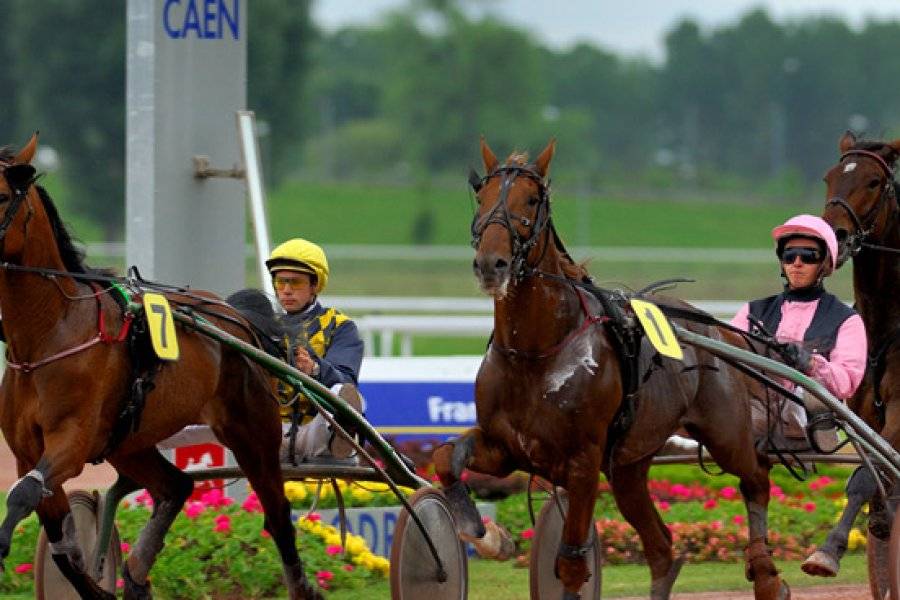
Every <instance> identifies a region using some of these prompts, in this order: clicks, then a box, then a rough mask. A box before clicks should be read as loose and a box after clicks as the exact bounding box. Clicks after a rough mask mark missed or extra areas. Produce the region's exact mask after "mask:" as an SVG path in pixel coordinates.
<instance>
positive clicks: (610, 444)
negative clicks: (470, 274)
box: [435, 140, 790, 600]
mask: <svg viewBox="0 0 900 600" xmlns="http://www.w3.org/2000/svg"><path fill="white" fill-rule="evenodd" d="M554 147H555V142H551V143H550V144H549V145H548V146H547V147H546V148H545V149H544V150H543V151H542V152H541V153H540V155H539V156H538V157H537V159H536V160H535V161H534V162H533V163H528V162H527V159H526V158H525V157H524V156H522V155H512V156H510V157H509V159H507V161H506V163H505V164H503V165H501V164H500V163H499V161H498V160H497V158H496V156H495V155H494V153H493V152H492V151H491V150H490V148H489V147H488V145H487V144H486V143H485V142H484V140H482V142H481V154H482V159H483V162H484V168H485V169H486V171H487V175H486V176H485V177H484V178H479V177H477V175H475V176H473V177H470V180H471V182H472V185H473V187H474V188H475V189H476V191H477V199H478V208H477V211H476V214H475V217H474V220H473V223H472V236H473V240H472V241H473V245H474V247H475V251H476V254H475V260H474V263H473V268H474V272H475V277H476V278H477V280H478V282H479V283H480V285H481V289H482V290H483V291H484V292H485V293H486V294H488V295H490V296H492V297H493V299H494V333H493V337H492V340H491V343H490V346H489V348H488V350H487V353H486V355H485V357H484V361H483V362H482V364H481V368H480V370H479V372H478V376H477V379H476V382H475V400H476V407H477V423H478V424H477V425H476V426H475V427H473V428H471V429H469V430H468V431H467V432H465V433H464V434H463V435H462V436H461V437H460V438H458V439H456V440H454V441H452V442H451V443H449V444H446V445H444V446H441V447H440V448H438V449H437V450H436V451H435V465H436V468H437V473H438V475H439V477H440V479H441V482H442V483H443V485H444V489H445V494H446V496H447V498H448V501H449V502H450V505H451V509H452V510H453V513H454V517H455V519H456V520H457V524H458V525H459V528H460V535H461V537H463V539H467V540H474V541H475V543H476V548H478V550H479V552H480V553H483V554H486V555H489V556H490V555H493V556H494V557H501V556H503V555H505V554H507V553H508V550H509V545H510V540H509V539H508V533H505V532H503V531H498V529H497V528H496V526H495V525H494V524H493V523H491V522H488V524H487V528H486V527H485V526H484V525H483V524H482V521H481V520H480V518H478V513H477V511H476V510H475V508H474V505H472V502H471V499H470V498H469V496H468V490H467V489H466V487H465V484H464V483H462V481H460V475H461V472H462V470H463V469H464V468H469V469H471V470H473V471H477V472H480V473H487V474H490V475H495V476H505V475H507V474H509V473H510V472H511V471H513V470H517V469H519V470H523V471H528V472H530V473H533V474H537V475H539V476H541V477H543V478H545V479H547V480H548V481H550V482H552V483H553V484H554V485H556V486H560V487H562V488H564V489H565V490H566V491H567V492H568V498H569V510H568V515H567V517H566V520H565V525H564V528H563V533H562V543H561V545H560V548H559V552H558V555H557V561H556V572H557V574H558V577H559V579H560V580H561V583H562V584H563V587H564V589H565V593H564V599H567V600H568V599H574V598H578V597H579V596H578V590H579V588H581V586H582V584H583V582H584V581H585V580H586V577H587V576H589V573H588V565H587V564H586V561H585V552H586V550H587V548H588V547H589V543H590V541H591V535H592V524H593V516H592V515H593V507H594V501H595V499H596V495H597V484H598V478H599V475H600V472H601V470H602V471H603V472H604V473H605V474H606V476H607V478H608V480H609V482H610V485H611V487H612V491H613V494H614V497H615V500H616V503H617V505H618V507H619V510H620V511H621V512H622V514H623V515H624V517H625V518H626V519H627V520H628V522H629V523H631V524H632V525H633V526H634V528H635V529H636V530H637V532H638V534H639V535H640V537H641V541H642V543H643V547H644V553H645V556H646V559H647V563H648V565H649V567H650V571H651V575H652V583H651V597H652V598H654V599H657V600H658V599H663V598H668V597H669V596H670V593H671V589H672V585H673V583H674V581H675V578H676V577H677V574H678V571H679V569H680V566H681V562H682V561H681V560H680V559H678V560H676V559H675V558H674V557H673V553H672V535H671V533H670V532H669V530H668V528H667V527H666V525H665V523H664V522H663V520H662V518H661V517H660V516H659V513H658V512H657V510H656V508H655V506H654V504H653V501H652V500H651V498H650V495H649V493H648V490H647V473H648V471H649V468H650V464H651V460H652V458H653V455H654V454H655V453H656V452H657V451H658V450H659V449H660V448H661V447H662V446H663V445H664V444H665V442H666V440H667V438H668V437H669V436H670V435H671V434H673V433H674V432H676V431H677V430H679V429H684V430H686V431H687V432H689V433H690V434H691V435H692V436H693V437H694V438H695V439H696V440H697V441H699V442H701V443H702V444H704V445H705V446H706V447H707V448H709V451H710V452H711V454H712V456H713V457H714V459H715V460H716V462H718V464H719V465H720V466H721V467H722V468H723V469H725V470H726V471H727V472H729V473H732V474H734V475H737V476H738V477H739V478H740V488H741V492H742V494H743V497H744V501H745V504H746V508H747V513H748V515H749V527H750V529H749V531H750V546H749V547H748V549H747V576H748V578H749V579H751V580H753V582H754V590H755V592H756V597H757V598H765V599H775V598H787V597H789V595H790V592H789V590H788V588H787V585H786V584H785V583H784V582H782V581H781V579H780V578H779V576H778V574H777V571H776V569H775V567H774V565H773V563H772V560H771V558H770V557H769V554H768V551H767V547H766V535H767V516H766V511H767V506H768V502H769V479H768V471H769V468H770V464H769V461H768V458H767V457H766V456H765V455H764V454H762V453H759V452H758V451H757V450H756V447H755V445H754V436H753V432H752V431H751V425H750V424H751V395H752V393H753V392H754V391H755V393H756V394H760V393H761V390H760V389H759V385H758V384H757V383H756V382H755V381H754V380H752V379H750V378H749V377H747V376H746V375H744V374H742V373H740V372H738V371H737V370H735V369H732V368H730V367H729V366H727V365H726V364H725V363H724V362H722V361H721V360H720V359H718V358H716V357H714V356H712V355H711V354H709V353H706V352H704V351H700V350H697V349H694V348H692V347H687V348H685V349H684V361H683V362H680V361H677V360H672V359H669V358H663V357H661V356H660V355H658V354H657V353H656V352H655V351H654V350H653V348H652V347H651V346H650V345H649V343H648V342H647V341H646V339H644V340H643V341H642V342H639V345H638V346H637V348H639V352H637V354H638V356H637V357H636V363H635V368H636V370H635V369H632V370H631V371H629V372H630V373H632V374H634V373H637V374H639V380H640V387H639V389H638V391H637V394H636V399H635V401H634V403H633V413H632V414H633V418H632V419H631V421H632V423H631V425H630V428H627V429H625V428H619V427H615V426H614V423H615V422H616V419H617V415H620V414H626V415H627V414H628V413H629V412H630V411H629V410H625V409H623V407H622V405H623V396H624V395H625V394H626V393H628V391H629V390H628V388H629V384H628V381H629V380H632V381H633V378H631V379H630V378H629V377H626V376H625V373H626V370H625V369H623V367H624V366H626V365H625V363H626V361H629V360H630V359H629V357H628V356H627V354H628V347H629V346H628V344H627V343H623V342H622V338H623V336H627V335H628V331H632V332H634V331H635V330H636V328H635V327H634V325H633V321H634V315H633V314H630V315H629V313H628V310H629V307H628V306H624V307H621V308H619V307H620V306H621V305H619V304H616V302H615V298H613V296H612V295H611V294H606V296H605V297H604V296H603V295H602V294H589V293H586V292H585V291H583V289H582V287H580V286H579V284H582V283H583V282H585V281H587V280H588V275H587V272H586V271H585V270H584V268H583V267H582V266H579V265H577V264H575V263H574V262H573V261H572V259H571V258H570V257H569V255H568V254H567V253H566V252H565V250H564V248H563V245H562V242H561V241H560V239H559V237H558V236H557V234H556V231H555V229H554V226H553V222H552V219H551V216H550V191H549V184H548V183H547V181H546V175H547V172H548V169H549V166H550V161H551V159H552V157H553V152H554ZM473 175H474V174H473ZM594 289H595V290H596V288H594ZM655 301H657V302H660V303H662V302H665V303H668V304H670V305H672V306H680V307H687V305H684V304H679V303H677V301H673V300H663V299H661V298H656V299H655ZM629 322H631V323H632V325H630V326H629ZM678 322H679V323H680V324H681V325H682V326H684V327H686V328H688V329H690V330H692V331H695V332H696V333H699V334H702V335H706V336H708V337H711V338H714V339H718V340H724V341H727V342H729V343H733V344H737V345H742V346H746V344H745V343H744V340H743V338H741V337H740V336H739V335H737V334H734V333H732V332H730V331H727V330H725V329H719V328H717V327H713V326H710V325H703V324H699V323H696V322H688V321H678ZM623 332H624V333H623ZM636 339H639V338H636ZM631 348H632V350H634V349H635V348H634V346H633V345H632V346H631ZM632 354H634V352H632ZM757 397H760V396H759V395H757ZM629 403H631V401H629ZM498 533H499V535H500V539H501V541H500V543H496V540H497V534H498Z"/></svg>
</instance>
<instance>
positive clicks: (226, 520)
mask: <svg viewBox="0 0 900 600" xmlns="http://www.w3.org/2000/svg"><path fill="white" fill-rule="evenodd" d="M213 521H214V522H215V526H214V527H213V531H216V532H218V533H229V532H230V531H231V517H229V516H228V515H219V516H217V517H216V518H215V519H213Z"/></svg>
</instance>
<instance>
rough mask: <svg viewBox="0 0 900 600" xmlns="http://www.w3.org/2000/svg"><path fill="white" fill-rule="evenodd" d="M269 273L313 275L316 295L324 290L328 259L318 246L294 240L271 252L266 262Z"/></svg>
mask: <svg viewBox="0 0 900 600" xmlns="http://www.w3.org/2000/svg"><path fill="white" fill-rule="evenodd" d="M266 267H268V269H269V273H274V272H275V271H297V272H298V273H309V274H311V275H315V276H316V279H317V280H318V282H319V289H318V293H320V294H321V293H322V292H323V291H324V290H325V285H326V284H327V283H328V259H327V258H325V252H324V251H323V250H322V248H321V247H320V246H319V245H318V244H314V243H312V242H310V241H307V240H304V239H301V238H294V239H292V240H288V241H286V242H284V243H283V244H281V245H280V246H278V247H277V248H275V249H274V250H272V254H270V255H269V260H267V261H266Z"/></svg>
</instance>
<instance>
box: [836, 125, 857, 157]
mask: <svg viewBox="0 0 900 600" xmlns="http://www.w3.org/2000/svg"><path fill="white" fill-rule="evenodd" d="M855 145H856V136H855V135H853V132H852V131H850V130H849V129H848V130H847V131H845V132H844V135H842V136H841V140H840V141H839V142H838V149H839V150H840V151H841V154H844V153H845V152H847V151H848V150H850V149H851V148H853V146H855Z"/></svg>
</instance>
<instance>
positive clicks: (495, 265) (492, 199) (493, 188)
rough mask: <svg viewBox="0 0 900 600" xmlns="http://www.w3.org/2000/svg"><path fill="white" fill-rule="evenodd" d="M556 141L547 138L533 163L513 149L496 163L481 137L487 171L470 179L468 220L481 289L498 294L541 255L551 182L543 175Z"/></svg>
mask: <svg viewBox="0 0 900 600" xmlns="http://www.w3.org/2000/svg"><path fill="white" fill-rule="evenodd" d="M555 148H556V141H555V140H551V141H550V143H549V144H547V147H546V148H544V150H543V151H541V153H540V155H539V156H538V157H537V159H536V160H535V161H534V162H533V163H529V162H528V160H527V156H526V155H524V154H518V153H513V154H511V155H510V156H509V158H507V160H506V163H505V164H503V165H500V162H499V161H498V160H497V157H496V156H495V155H494V153H493V151H491V149H490V147H488V145H487V142H485V140H484V138H482V139H481V158H482V161H483V163H484V169H485V172H486V175H485V176H484V177H479V176H478V175H477V174H475V173H474V172H473V173H472V175H471V176H470V178H469V182H470V183H471V185H472V187H473V189H474V190H475V193H476V198H477V200H478V208H477V210H476V211H475V216H474V218H473V219H472V246H473V247H474V248H475V259H474V260H473V262H472V268H473V270H474V272H475V277H476V278H477V279H478V283H479V285H480V286H481V289H482V290H483V291H484V292H485V293H486V294H488V295H491V296H494V297H496V298H502V297H504V296H505V295H506V293H507V291H508V288H509V285H510V282H515V281H517V280H518V279H519V278H521V277H522V276H524V275H526V274H527V272H528V270H529V269H531V268H533V267H534V265H535V263H536V261H537V260H539V258H538V257H540V254H541V252H542V248H544V247H545V243H546V241H545V243H540V242H541V238H542V235H541V234H542V233H545V232H546V231H548V230H549V229H548V227H547V225H548V223H549V221H550V185H549V182H548V181H546V180H545V178H546V176H547V172H548V170H549V168H550V161H551V160H552V159H553V151H554V149H555Z"/></svg>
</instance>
